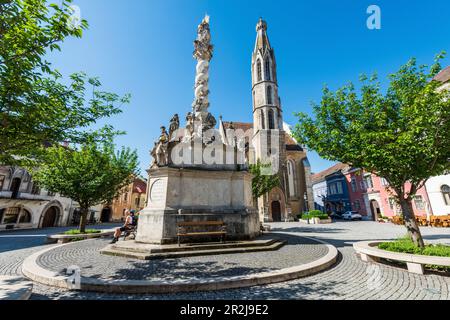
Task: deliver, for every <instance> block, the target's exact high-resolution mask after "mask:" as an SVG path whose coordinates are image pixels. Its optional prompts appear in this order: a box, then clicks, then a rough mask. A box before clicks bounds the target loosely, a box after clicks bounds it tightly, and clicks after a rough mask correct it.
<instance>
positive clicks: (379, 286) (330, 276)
mask: <svg viewBox="0 0 450 320" xmlns="http://www.w3.org/2000/svg"><path fill="white" fill-rule="evenodd" d="M272 227H273V228H274V231H275V232H278V231H283V232H289V233H297V234H299V235H305V236H311V237H317V238H320V239H323V240H325V241H327V242H330V243H332V244H333V245H335V246H336V247H337V248H338V250H339V252H340V259H339V261H338V263H337V264H336V266H335V267H333V268H332V269H330V270H327V271H324V272H321V273H319V274H316V275H313V276H310V277H307V278H302V279H298V280H294V281H289V282H284V283H278V284H272V285H265V286H259V287H251V288H244V289H234V290H225V291H217V292H196V293H182V294H181V293H180V294H164V295H110V294H100V293H93V292H69V291H65V290H60V289H55V288H50V287H47V286H43V285H39V284H35V286H34V289H33V295H32V299H35V300H42V299H121V300H122V299H130V300H136V299H144V300H167V299H188V300H203V299H214V300H215V299H358V300H364V299H381V300H393V299H408V300H409V299H411V300H412V299H415V300H438V299H441V300H450V277H448V276H447V277H446V276H442V275H439V274H430V273H427V274H426V275H415V274H411V273H408V272H407V271H406V270H405V269H402V268H398V267H394V266H389V265H383V264H373V263H366V262H362V261H361V260H360V259H359V258H358V257H357V255H356V254H355V251H354V250H353V248H352V244H353V243H354V242H355V241H363V240H380V239H381V240H382V239H394V238H397V237H400V236H403V235H404V234H405V228H404V227H402V226H394V225H391V224H378V223H373V222H338V223H334V224H331V225H320V226H314V225H309V226H306V225H301V224H297V223H282V224H273V225H272ZM422 233H423V235H424V237H425V239H426V241H427V242H441V243H442V242H443V243H447V244H450V229H437V228H423V229H422ZM0 241H2V240H1V239H0ZM40 249H42V248H37V249H36V248H34V249H31V251H34V250H40ZM31 251H30V253H29V254H31ZM5 254H6V255H5ZM27 254H28V253H27V252H25V251H22V250H18V251H12V252H6V253H0V268H2V270H16V269H17V268H16V267H6V268H5V266H7V265H11V266H12V265H14V264H17V261H20V260H21V259H23V257H25V256H26V255H27Z"/></svg>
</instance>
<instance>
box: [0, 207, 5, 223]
mask: <svg viewBox="0 0 450 320" xmlns="http://www.w3.org/2000/svg"><path fill="white" fill-rule="evenodd" d="M4 213H5V209H0V224H1V223H2V220H3V214H4Z"/></svg>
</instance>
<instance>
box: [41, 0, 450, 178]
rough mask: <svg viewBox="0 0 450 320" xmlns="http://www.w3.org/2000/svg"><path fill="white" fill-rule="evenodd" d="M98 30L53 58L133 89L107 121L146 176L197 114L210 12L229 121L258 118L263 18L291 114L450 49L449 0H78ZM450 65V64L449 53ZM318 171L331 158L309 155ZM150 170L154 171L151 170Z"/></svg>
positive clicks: (222, 104)
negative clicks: (157, 146)
mask: <svg viewBox="0 0 450 320" xmlns="http://www.w3.org/2000/svg"><path fill="white" fill-rule="evenodd" d="M74 4H76V5H78V6H79V7H80V9H81V14H82V17H83V18H84V19H87V20H88V21H89V24H90V27H89V30H87V31H86V32H85V34H84V36H83V38H82V39H68V40H66V42H65V43H64V45H63V46H62V50H63V51H62V52H61V53H56V54H51V55H50V61H52V62H53V63H54V66H55V67H56V68H57V69H59V70H60V71H61V72H62V73H63V75H65V76H67V75H69V74H70V73H73V72H78V71H85V72H87V73H88V74H89V75H92V76H98V77H100V80H101V81H102V83H103V86H104V89H105V90H108V91H112V92H116V93H119V94H124V93H130V94H131V95H132V101H131V104H129V105H127V106H125V108H124V112H123V113H122V114H120V115H118V116H114V117H113V118H110V119H107V120H105V121H103V122H102V123H109V124H112V125H113V126H115V127H116V128H117V129H120V130H125V131H126V132H127V135H125V136H122V137H119V138H118V139H117V143H118V144H119V145H126V146H130V147H131V148H133V149H137V150H138V153H139V157H140V161H141V168H142V173H143V174H144V173H145V171H144V170H145V169H146V168H147V167H148V165H149V163H150V155H149V149H150V148H151V146H152V145H153V141H154V140H155V138H156V137H157V136H158V134H159V127H160V126H161V125H167V124H168V122H169V120H170V118H171V117H172V115H173V114H174V113H179V114H180V116H181V117H182V118H183V119H184V115H185V114H186V113H187V112H188V111H190V109H191V103H192V101H193V97H194V93H193V86H194V74H195V61H194V60H193V58H192V51H193V45H192V41H193V40H194V39H195V37H196V29H197V25H198V23H199V22H200V21H201V19H202V18H203V16H204V15H205V13H208V14H209V15H210V16H211V32H212V42H213V44H214V45H215V52H214V58H213V60H212V65H211V79H210V90H211V95H210V102H211V107H210V111H211V112H212V113H213V114H214V115H215V116H216V117H217V118H218V116H219V115H222V116H223V118H224V120H232V121H245V122H251V121H252V101H251V99H252V95H251V75H250V62H251V54H252V50H253V47H254V41H255V37H256V32H255V25H256V23H257V21H258V18H259V17H263V18H264V19H265V20H266V21H267V23H268V32H269V37H270V41H271V44H272V46H273V47H274V48H275V54H276V58H277V64H278V80H279V88H280V89H279V90H280V96H281V99H282V107H283V111H284V120H285V122H287V123H289V124H295V122H296V118H295V117H294V115H293V114H294V112H299V111H303V112H308V113H310V112H311V101H316V102H319V101H320V98H321V91H322V88H323V86H324V84H327V85H328V86H330V87H331V88H332V89H336V88H337V87H339V86H341V85H344V84H345V83H347V82H348V81H353V82H357V80H358V77H359V74H361V73H363V72H364V73H369V74H370V73H373V72H377V73H378V74H379V76H380V78H382V79H385V78H386V75H388V74H389V73H392V72H394V71H395V70H397V69H398V67H399V66H400V65H401V64H403V63H405V62H406V61H407V60H408V59H409V58H410V57H416V58H417V59H418V60H419V62H420V63H424V64H429V63H432V61H433V58H434V56H435V54H437V53H438V52H440V51H441V50H445V51H447V52H448V51H450V24H449V23H448V13H449V12H450V1H448V0H432V1H418V0H395V1H392V0H384V1H381V0H371V1H366V0H340V1H336V0H315V1H283V0H278V1H270V0H257V1H253V0H240V1H237V0H227V1H225V0H222V1H218V0H196V1H194V0H158V1H157V0H131V1H125V0H74ZM371 4H376V5H378V6H379V7H380V8H381V13H382V17H381V18H382V28H381V30H369V29H367V27H366V20H367V17H368V14H367V13H366V9H367V7H368V6H369V5H371ZM443 64H444V65H445V66H446V65H448V64H450V60H449V58H446V59H445V61H444V63H443ZM309 159H310V162H311V165H312V170H313V172H319V171H321V170H324V169H326V168H327V167H328V166H330V165H331V164H332V163H330V162H328V161H325V160H323V159H321V158H320V157H319V156H318V155H317V154H315V153H314V152H310V153H309ZM144 175H145V174H144Z"/></svg>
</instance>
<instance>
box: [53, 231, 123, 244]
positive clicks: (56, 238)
mask: <svg viewBox="0 0 450 320" xmlns="http://www.w3.org/2000/svg"><path fill="white" fill-rule="evenodd" d="M114 232H115V230H112V229H105V230H102V231H101V232H99V233H88V234H82V235H81V234H53V235H51V236H47V243H48V244H50V243H56V242H59V243H67V242H69V241H70V240H72V239H80V238H82V239H83V240H88V239H94V238H101V237H108V236H112V235H114Z"/></svg>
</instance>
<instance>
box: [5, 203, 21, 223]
mask: <svg viewBox="0 0 450 320" xmlns="http://www.w3.org/2000/svg"><path fill="white" fill-rule="evenodd" d="M19 212H20V208H17V207H12V208H8V209H6V211H5V213H4V217H3V224H11V223H17V218H19Z"/></svg>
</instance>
